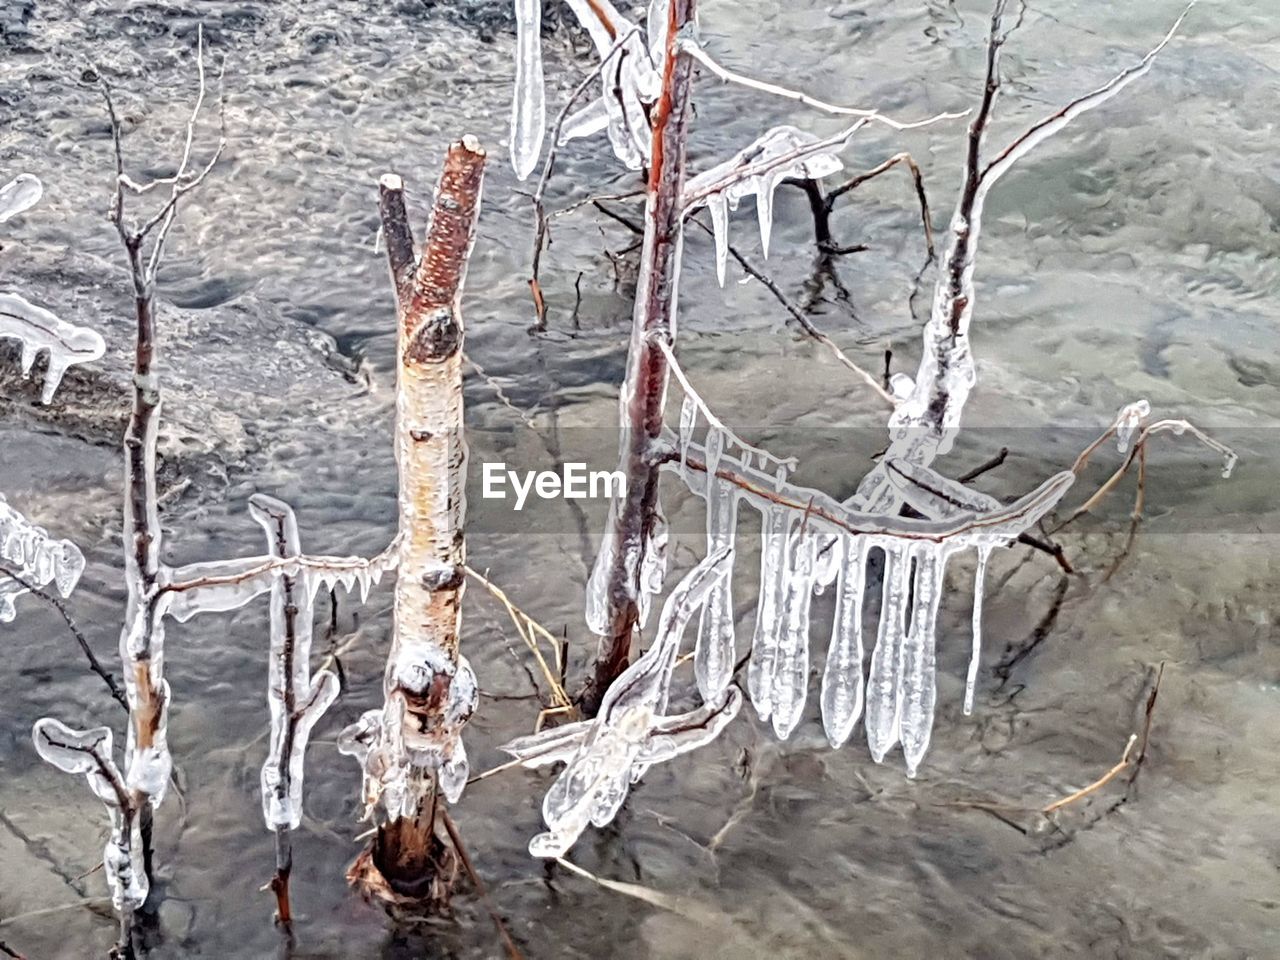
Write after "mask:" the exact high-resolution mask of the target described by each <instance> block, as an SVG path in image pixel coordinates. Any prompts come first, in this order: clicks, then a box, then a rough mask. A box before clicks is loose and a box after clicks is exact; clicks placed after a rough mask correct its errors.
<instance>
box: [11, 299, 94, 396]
mask: <svg viewBox="0 0 1280 960" xmlns="http://www.w3.org/2000/svg"><path fill="white" fill-rule="evenodd" d="M0 337H6V338H11V339H14V340H17V341H19V342H20V343H21V344H22V375H23V376H24V377H26V376H29V375H30V374H31V368H32V366H33V365H34V364H35V361H36V356H37V355H38V354H39V353H40V352H41V351H42V350H43V351H48V354H49V365H48V368H47V369H46V370H45V375H44V387H43V389H42V390H41V393H40V402H41V403H45V404H48V403H52V402H53V395H54V393H55V392H56V391H57V389H58V386H59V384H61V383H62V376H63V374H65V373H66V372H67V368H68V367H70V366H71V365H72V364H76V363H88V362H89V361H91V360H97V359H99V358H100V357H101V356H102V355H103V354H104V353H106V350H107V345H106V342H105V341H104V340H103V339H102V336H101V334H99V333H98V332H97V331H96V330H91V329H89V328H88V327H82V326H78V325H77V324H74V323H68V322H67V321H65V320H61V319H59V318H58V317H56V316H54V315H53V314H52V313H50V312H49V311H48V310H46V309H44V307H37V306H36V305H35V304H33V303H31V302H30V301H28V300H27V299H26V298H25V297H23V296H21V295H20V294H17V293H13V292H12V291H10V292H5V293H0Z"/></svg>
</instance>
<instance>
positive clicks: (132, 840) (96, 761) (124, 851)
mask: <svg viewBox="0 0 1280 960" xmlns="http://www.w3.org/2000/svg"><path fill="white" fill-rule="evenodd" d="M31 736H32V739H33V740H34V741H35V745H36V752H37V753H39V754H40V756H41V757H42V758H43V759H44V760H45V761H47V762H48V763H50V764H52V765H53V766H55V767H57V768H58V769H59V770H61V771H63V772H64V773H72V774H83V775H84V778H85V779H86V780H87V781H88V782H89V789H90V790H92V791H93V794H94V796H96V797H97V798H98V799H99V800H101V801H102V802H103V804H104V805H105V806H106V808H107V813H108V814H109V815H110V818H111V836H110V839H108V840H107V845H106V848H105V850H104V851H103V856H102V862H103V866H104V868H105V872H106V875H107V885H108V886H109V887H110V889H111V902H112V904H113V905H114V907H115V909H116V912H117V913H118V914H119V915H120V953H121V956H133V951H132V949H131V947H130V926H131V923H132V916H133V912H134V911H135V910H137V909H138V908H139V907H141V906H142V904H143V903H144V902H145V901H146V899H147V892H148V889H149V882H148V878H147V871H146V868H145V864H144V857H143V845H142V836H141V824H140V819H141V818H140V816H139V813H140V809H139V802H140V798H139V797H138V795H137V793H135V792H134V791H132V790H130V789H129V787H128V786H127V785H126V783H125V778H124V777H123V776H122V775H121V773H120V769H119V768H118V767H117V766H116V763H115V760H114V759H113V758H112V750H111V740H112V736H111V730H110V728H108V727H94V728H93V729H91V730H84V731H79V730H72V729H71V728H70V727H68V726H66V725H65V724H63V723H61V722H59V721H57V720H54V719H52V718H50V717H45V718H44V719H41V720H37V721H36V723H35V726H34V727H33V728H32V731H31Z"/></svg>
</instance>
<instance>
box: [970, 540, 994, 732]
mask: <svg viewBox="0 0 1280 960" xmlns="http://www.w3.org/2000/svg"><path fill="white" fill-rule="evenodd" d="M991 550H992V548H991V547H990V546H980V547H978V569H977V571H976V572H975V573H974V575H973V652H972V653H970V654H969V672H968V674H967V675H966V676H965V681H964V715H965V716H966V717H968V716H971V715H972V714H973V693H974V690H975V688H976V687H977V684H978V661H979V660H980V659H981V657H982V592H983V587H984V581H985V580H986V576H987V560H988V558H990V556H991Z"/></svg>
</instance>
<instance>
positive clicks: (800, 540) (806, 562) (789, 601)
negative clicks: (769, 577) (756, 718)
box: [769, 521, 818, 740]
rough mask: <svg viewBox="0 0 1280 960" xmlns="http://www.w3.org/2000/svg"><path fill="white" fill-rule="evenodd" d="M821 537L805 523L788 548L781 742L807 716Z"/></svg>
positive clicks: (778, 696)
mask: <svg viewBox="0 0 1280 960" xmlns="http://www.w3.org/2000/svg"><path fill="white" fill-rule="evenodd" d="M817 541H818V535H817V533H815V532H814V530H813V529H812V527H807V526H806V525H805V523H804V521H801V524H800V529H798V530H797V531H796V533H795V534H794V535H793V536H792V538H791V543H790V544H789V546H788V553H789V554H790V563H789V567H788V570H787V583H786V587H785V590H786V594H785V600H784V601H783V611H782V636H781V642H780V643H779V644H778V652H777V655H776V658H775V660H774V664H773V678H772V693H771V694H770V697H769V705H770V708H771V710H772V720H773V732H774V733H775V734H776V735H777V737H778V739H779V740H785V739H787V737H789V736H791V731H792V730H794V729H795V728H796V725H797V724H798V723H799V722H800V718H801V716H802V715H803V714H804V704H805V700H806V699H807V698H808V692H809V610H810V607H811V606H812V604H813V565H814V553H815V550H816V546H817Z"/></svg>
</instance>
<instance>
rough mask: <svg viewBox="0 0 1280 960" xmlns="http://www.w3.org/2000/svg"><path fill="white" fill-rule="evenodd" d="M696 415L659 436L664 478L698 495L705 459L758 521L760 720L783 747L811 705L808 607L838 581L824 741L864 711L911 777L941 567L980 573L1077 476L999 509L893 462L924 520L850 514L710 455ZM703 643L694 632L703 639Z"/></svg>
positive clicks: (931, 700) (924, 709) (890, 472)
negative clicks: (954, 563) (974, 556)
mask: <svg viewBox="0 0 1280 960" xmlns="http://www.w3.org/2000/svg"><path fill="white" fill-rule="evenodd" d="M672 369H673V370H678V367H673V368H672ZM678 375H679V376H681V377H683V374H682V373H681V374H678ZM687 395H693V396H695V397H696V394H687ZM700 402H701V401H700V400H699V403H700ZM696 420H697V417H691V416H688V415H686V416H684V417H683V418H682V423H681V432H680V433H678V434H673V433H669V434H666V435H664V438H663V441H661V442H662V443H663V444H665V445H666V447H665V448H666V449H667V450H668V451H669V456H670V459H669V460H666V461H665V462H664V469H667V470H670V471H673V472H676V473H677V475H679V476H681V477H682V478H685V480H686V483H688V484H689V486H690V489H691V490H692V491H693V492H695V493H699V494H703V495H705V494H706V489H707V487H706V484H707V480H708V473H707V471H708V470H709V469H714V467H713V466H712V465H713V464H716V463H720V464H725V465H726V466H727V468H728V470H727V472H728V473H729V474H731V477H730V476H726V475H724V473H725V471H722V473H721V475H719V476H717V478H716V483H717V484H721V485H723V486H725V487H728V488H730V493H731V495H732V496H733V497H734V498H735V499H736V500H737V501H738V502H746V503H748V504H750V505H751V506H753V507H754V508H756V509H757V510H759V511H760V512H761V514H762V516H763V530H762V547H761V549H762V555H761V575H760V593H759V597H758V599H757V611H756V625H755V632H754V635H753V638H752V654H751V660H750V663H749V667H748V689H749V691H750V695H751V700H752V703H753V705H754V706H755V708H756V712H757V714H758V715H759V716H760V718H761V719H762V720H770V721H771V722H772V724H773V727H774V731H775V733H776V734H777V735H778V736H779V737H780V738H784V739H785V738H786V737H787V736H789V735H790V733H791V732H792V731H793V730H794V729H795V727H796V725H797V724H798V723H799V721H800V719H801V717H802V714H803V708H804V703H805V699H806V696H807V682H808V670H809V657H808V648H809V645H810V638H809V617H810V608H811V603H812V598H813V595H814V594H815V593H816V592H817V591H818V590H819V588H820V587H821V586H822V585H823V584H824V583H825V582H827V581H829V580H832V579H834V580H835V581H836V583H837V599H836V618H835V622H834V624H833V627H832V636H831V641H830V645H829V647H828V658H827V665H826V668H825V670H824V673H823V679H822V701H821V703H822V714H823V726H824V729H825V731H826V733H827V737H828V740H829V741H830V742H831V743H832V745H833V746H839V745H841V744H842V743H844V742H845V741H846V740H847V739H848V737H849V736H850V734H851V733H852V731H853V727H854V726H855V724H856V723H857V720H858V717H859V715H860V713H862V712H863V711H864V709H865V717H866V728H867V742H868V746H869V748H870V750H871V755H872V757H873V759H875V760H876V761H877V762H879V761H881V760H883V759H884V757H885V756H886V755H887V754H888V752H889V750H891V749H892V747H893V746H894V745H895V744H897V743H899V742H901V743H902V744H903V749H904V756H905V758H906V761H907V768H908V773H909V774H910V775H913V776H914V774H915V772H916V770H918V768H919V765H920V763H921V761H922V759H923V757H924V755H925V753H926V751H927V749H928V745H929V740H930V735H931V732H932V727H933V716H934V704H935V702H936V677H935V674H936V667H935V663H936V656H935V650H936V644H937V619H938V610H939V605H940V602H941V596H942V588H943V579H942V578H943V572H944V570H945V565H946V561H947V559H948V558H949V557H950V556H951V555H952V554H954V553H957V552H960V551H963V550H968V549H976V550H977V551H978V554H979V563H980V565H985V561H986V557H987V555H989V553H990V551H991V550H992V549H994V548H995V547H997V546H1006V545H1008V544H1010V543H1011V542H1013V541H1014V540H1016V538H1017V537H1018V535H1019V534H1020V533H1022V532H1023V531H1024V530H1026V529H1027V528H1029V527H1031V526H1032V525H1034V524H1035V523H1036V522H1037V521H1039V520H1040V519H1041V518H1042V517H1043V516H1045V515H1046V514H1047V513H1048V512H1049V511H1050V510H1051V509H1053V507H1054V506H1055V505H1056V504H1057V503H1058V501H1059V500H1060V499H1061V498H1062V496H1063V495H1064V494H1065V493H1066V491H1067V490H1068V489H1069V488H1070V487H1071V485H1072V482H1073V480H1074V477H1075V474H1074V473H1072V472H1071V471H1063V472H1061V473H1059V474H1056V475H1055V476H1053V477H1051V478H1050V479H1049V480H1047V481H1046V482H1045V483H1043V484H1041V486H1040V487H1039V488H1037V489H1036V490H1034V491H1032V492H1031V493H1029V494H1027V495H1026V496H1024V497H1022V498H1020V499H1019V500H1017V501H1016V502H1014V503H1012V504H1009V505H1003V504H1001V503H999V502H998V501H996V500H995V499H994V498H991V497H988V496H986V495H985V494H982V493H979V492H976V491H973V490H970V489H968V488H966V487H964V486H963V485H961V484H958V483H956V482H955V481H953V480H950V479H949V478H947V477H944V476H942V475H941V474H938V473H937V472H936V471H934V470H932V469H930V468H928V467H924V466H920V465H918V464H912V463H910V462H896V461H894V462H889V463H887V464H885V465H884V466H883V469H884V471H885V473H884V475H885V477H886V478H887V479H888V480H889V482H890V484H891V488H892V489H894V490H895V491H898V492H899V495H900V496H902V497H903V500H904V501H905V502H908V503H911V504H912V505H913V506H915V507H916V508H917V509H918V510H920V512H921V513H923V514H924V518H923V519H918V518H912V517H887V516H884V515H881V514H876V513H869V512H866V511H860V510H854V509H851V508H850V507H848V506H846V505H845V504H841V503H839V502H837V501H836V500H835V499H834V498H832V497H830V496H829V495H827V494H825V493H822V492H821V491H818V490H813V489H809V488H805V487H801V486H798V485H796V484H793V483H792V482H790V481H789V480H788V479H787V477H786V475H785V473H784V472H779V473H770V472H767V466H765V465H767V463H768V461H767V460H762V461H761V465H760V466H757V465H753V464H752V463H751V462H750V457H749V456H746V457H742V458H738V457H733V458H726V456H725V455H724V454H723V453H720V452H719V451H717V450H716V449H714V447H715V446H717V445H718V441H716V440H714V434H713V433H712V432H711V431H709V432H708V437H710V438H713V440H712V447H713V449H710V450H708V449H707V448H706V447H704V446H703V445H702V444H701V443H699V442H698V441H697V440H696V439H695V438H694V436H693V431H694V423H692V422H691V421H695V422H696ZM668 438H669V439H668ZM695 474H698V476H696V477H695ZM872 549H878V550H880V551H881V552H882V553H883V554H884V556H885V569H884V578H883V584H882V601H881V611H880V620H879V625H878V627H877V633H876V643H875V647H874V649H873V652H872V657H871V667H870V676H869V679H868V681H867V683H866V685H865V688H864V684H863V679H862V661H863V656H864V651H863V643H862V625H861V621H862V610H863V605H864V604H863V600H864V594H865V590H866V557H867V555H868V552H869V551H870V550H872ZM832 550H834V551H838V553H837V555H836V556H835V557H828V556H825V554H826V553H827V552H829V551H832ZM981 602H982V581H981V579H979V580H978V581H977V582H976V584H975V590H974V604H975V608H976V609H980V606H981ZM704 615H705V614H704ZM975 623H977V621H976V620H975ZM703 642H705V641H704V638H703V637H700V638H699V643H700V644H701V643H703ZM978 643H979V644H980V643H981V639H980V637H979V638H978ZM704 656H705V654H704ZM695 659H696V658H695Z"/></svg>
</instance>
